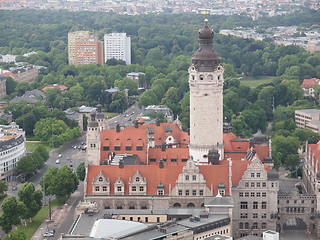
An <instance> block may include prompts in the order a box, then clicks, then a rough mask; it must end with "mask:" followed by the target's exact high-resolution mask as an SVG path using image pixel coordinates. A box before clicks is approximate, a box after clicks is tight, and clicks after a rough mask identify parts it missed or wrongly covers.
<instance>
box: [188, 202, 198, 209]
mask: <svg viewBox="0 0 320 240" xmlns="http://www.w3.org/2000/svg"><path fill="white" fill-rule="evenodd" d="M195 206H196V205H194V203H188V204H187V207H188V208H194V207H195Z"/></svg>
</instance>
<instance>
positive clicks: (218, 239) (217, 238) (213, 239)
mask: <svg viewBox="0 0 320 240" xmlns="http://www.w3.org/2000/svg"><path fill="white" fill-rule="evenodd" d="M204 239H205V240H230V239H232V237H228V236H223V235H220V234H215V235H212V236H210V237H205V238H204Z"/></svg>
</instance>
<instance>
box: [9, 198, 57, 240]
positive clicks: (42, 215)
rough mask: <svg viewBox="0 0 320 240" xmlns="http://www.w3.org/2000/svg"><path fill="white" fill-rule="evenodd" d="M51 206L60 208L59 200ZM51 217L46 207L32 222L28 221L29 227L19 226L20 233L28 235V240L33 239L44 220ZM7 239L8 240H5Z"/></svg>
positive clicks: (55, 200)
mask: <svg viewBox="0 0 320 240" xmlns="http://www.w3.org/2000/svg"><path fill="white" fill-rule="evenodd" d="M51 206H58V201H57V199H54V200H52V201H51ZM48 216H49V210H48V206H44V207H42V208H41V210H40V211H39V212H38V213H37V215H36V216H34V217H33V219H32V222H29V221H27V225H26V226H25V225H20V226H18V231H22V232H24V233H25V234H26V236H27V239H31V237H32V236H33V234H34V233H35V232H36V231H37V229H38V228H39V226H40V225H41V223H42V222H43V220H44V219H45V218H46V217H48ZM4 239H7V238H4Z"/></svg>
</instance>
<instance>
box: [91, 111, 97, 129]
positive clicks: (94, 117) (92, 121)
mask: <svg viewBox="0 0 320 240" xmlns="http://www.w3.org/2000/svg"><path fill="white" fill-rule="evenodd" d="M90 117H91V119H90V122H89V127H92V128H94V127H98V126H99V124H98V122H97V120H96V111H93V112H92V113H90Z"/></svg>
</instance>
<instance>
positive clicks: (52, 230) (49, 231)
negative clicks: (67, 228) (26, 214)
mask: <svg viewBox="0 0 320 240" xmlns="http://www.w3.org/2000/svg"><path fill="white" fill-rule="evenodd" d="M55 232H56V231H55V230H54V229H49V230H48V233H52V234H54V233H55Z"/></svg>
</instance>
